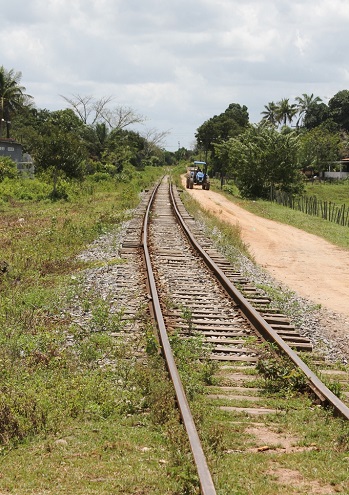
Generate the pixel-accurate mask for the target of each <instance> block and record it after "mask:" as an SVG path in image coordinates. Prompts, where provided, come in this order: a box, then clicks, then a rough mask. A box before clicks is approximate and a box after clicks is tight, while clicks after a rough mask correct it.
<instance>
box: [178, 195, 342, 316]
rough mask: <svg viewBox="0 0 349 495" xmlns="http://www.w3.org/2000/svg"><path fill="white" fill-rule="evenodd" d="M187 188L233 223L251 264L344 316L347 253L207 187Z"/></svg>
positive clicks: (224, 219)
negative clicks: (239, 233)
mask: <svg viewBox="0 0 349 495" xmlns="http://www.w3.org/2000/svg"><path fill="white" fill-rule="evenodd" d="M187 191H188V192H189V194H191V195H192V196H193V197H194V198H195V200H196V201H198V202H199V203H200V204H201V206H202V207H203V208H205V209H206V210H208V211H209V212H211V213H213V214H214V215H217V216H218V217H219V218H220V219H221V220H223V221H225V222H226V223H231V224H233V225H235V224H238V225H239V227H240V229H241V236H242V239H243V241H244V242H245V244H247V245H248V248H249V251H250V253H251V254H252V255H253V257H254V259H255V260H256V262H257V263H258V264H259V265H260V266H261V267H263V268H264V269H265V270H266V271H268V272H269V273H270V274H271V275H272V276H273V277H274V278H275V279H276V280H278V281H280V282H281V283H283V284H285V285H287V286H288V287H289V288H290V289H292V290H293V291H295V292H297V293H298V294H299V295H301V296H302V297H305V298H306V299H309V300H310V301H313V302H314V303H316V304H321V306H322V307H324V308H326V309H328V310H330V311H334V312H336V313H340V314H341V315H343V317H344V318H345V319H347V320H348V317H349V304H348V302H349V251H346V250H343V249H341V248H338V247H336V246H334V245H333V244H331V243H329V242H327V241H325V240H323V239H321V238H320V237H317V236H315V235H312V234H308V233H306V232H304V231H302V230H299V229H296V228H294V227H291V226H288V225H285V224H282V223H279V222H275V221H272V220H267V219H264V218H261V217H258V216H256V215H253V214H252V213H250V212H248V211H246V210H244V209H243V208H241V207H239V206H237V205H235V204H234V203H232V202H230V201H229V200H228V199H226V198H225V197H224V196H222V195H221V194H219V193H216V192H213V191H211V190H210V191H203V190H202V189H201V188H200V189H199V188H197V189H192V190H187ZM348 322H349V320H348Z"/></svg>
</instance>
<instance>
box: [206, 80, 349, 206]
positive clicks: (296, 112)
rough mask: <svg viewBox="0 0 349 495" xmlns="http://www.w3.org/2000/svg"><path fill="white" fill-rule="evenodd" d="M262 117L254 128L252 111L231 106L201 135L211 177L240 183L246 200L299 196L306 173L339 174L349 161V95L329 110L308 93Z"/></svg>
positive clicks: (339, 98)
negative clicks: (332, 171) (275, 191)
mask: <svg viewBox="0 0 349 495" xmlns="http://www.w3.org/2000/svg"><path fill="white" fill-rule="evenodd" d="M261 116H262V117H261V120H260V122H259V123H258V124H256V125H252V124H251V123H250V122H249V114H248V109H247V107H246V106H245V105H243V106H241V105H240V104H237V103H231V104H230V105H229V106H228V108H227V109H226V110H225V111H224V112H223V113H221V114H220V115H215V116H213V117H212V118H210V119H208V120H207V121H206V122H204V123H203V124H202V125H201V126H200V127H199V128H198V129H197V132H196V146H197V149H196V151H197V153H200V155H202V154H204V156H205V159H206V161H207V163H208V164H209V171H210V173H211V174H214V175H216V174H219V175H220V176H221V177H224V176H229V177H232V178H234V179H235V182H236V185H237V186H238V188H239V190H240V193H241V194H242V196H244V197H250V198H257V197H261V198H266V197H268V195H269V192H270V189H271V188H274V189H275V188H276V189H280V190H281V191H286V192H291V193H295V194H296V193H299V192H301V190H302V188H303V184H304V178H305V175H304V173H308V174H309V175H311V176H312V175H314V174H316V173H321V172H322V171H324V170H327V169H328V167H329V166H332V167H333V168H332V169H335V167H338V166H339V165H338V162H339V161H340V160H341V159H343V158H346V157H348V155H349V138H348V133H349V90H342V91H339V92H338V93H336V94H335V95H334V96H333V97H332V98H331V99H330V100H329V101H328V104H326V103H324V102H323V101H322V100H321V98H320V97H319V96H314V94H311V95H308V94H306V93H303V94H302V96H299V97H296V98H295V101H294V102H290V99H289V98H283V99H281V100H280V101H277V102H274V101H272V102H269V103H268V104H267V105H265V106H264V110H263V111H262V112H261Z"/></svg>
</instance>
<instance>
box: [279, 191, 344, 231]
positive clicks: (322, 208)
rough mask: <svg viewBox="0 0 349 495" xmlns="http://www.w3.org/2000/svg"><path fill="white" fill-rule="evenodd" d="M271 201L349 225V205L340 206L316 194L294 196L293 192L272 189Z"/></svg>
mask: <svg viewBox="0 0 349 495" xmlns="http://www.w3.org/2000/svg"><path fill="white" fill-rule="evenodd" d="M270 199H271V201H275V202H276V203H278V204H280V205H283V206H287V207H289V208H292V209H293V210H298V211H302V212H303V213H306V214H307V215H313V216H317V217H321V218H324V219H325V220H328V221H330V222H335V223H337V224H339V225H343V226H345V227H349V207H348V206H346V205H341V206H338V205H337V204H335V203H333V202H332V201H322V200H321V199H319V198H317V197H316V196H296V197H295V196H292V194H289V193H285V192H282V191H277V190H272V191H271V198H270Z"/></svg>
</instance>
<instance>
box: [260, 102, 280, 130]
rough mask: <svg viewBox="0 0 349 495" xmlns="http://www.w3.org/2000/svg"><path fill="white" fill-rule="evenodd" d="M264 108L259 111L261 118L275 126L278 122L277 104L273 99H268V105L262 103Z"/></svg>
mask: <svg viewBox="0 0 349 495" xmlns="http://www.w3.org/2000/svg"><path fill="white" fill-rule="evenodd" d="M264 108H265V110H264V111H263V112H261V114H262V115H263V117H262V120H263V121H264V122H269V123H270V124H271V125H273V126H276V125H277V123H278V116H277V108H278V106H277V105H276V103H275V102H274V101H270V102H269V103H268V105H264Z"/></svg>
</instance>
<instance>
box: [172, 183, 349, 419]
mask: <svg viewBox="0 0 349 495" xmlns="http://www.w3.org/2000/svg"><path fill="white" fill-rule="evenodd" d="M170 196H171V202H172V205H173V209H174V211H175V213H176V216H177V218H178V221H179V223H180V224H181V226H182V228H183V231H184V232H185V234H186V236H187V238H188V239H189V241H190V243H191V244H192V246H193V247H194V249H195V250H196V251H197V252H198V253H199V254H200V256H201V257H202V259H203V260H204V261H205V263H206V265H207V266H208V267H209V268H210V269H211V270H212V271H213V272H214V273H215V276H216V277H217V279H218V280H219V281H220V283H221V284H222V286H223V287H224V289H225V290H226V291H227V293H228V294H229V295H230V296H231V297H232V298H233V300H234V301H235V303H236V304H237V305H238V306H239V308H240V310H241V311H242V313H243V314H244V315H245V316H246V318H247V319H248V320H249V321H250V322H251V324H252V325H253V326H254V328H255V329H256V331H257V332H259V334H260V335H262V336H263V337H264V338H265V339H266V340H267V341H269V342H273V343H275V344H276V345H277V346H278V347H279V349H281V350H282V351H283V352H284V353H286V355H287V356H288V357H289V358H290V359H291V361H293V363H294V364H295V365H296V366H297V367H298V368H299V369H301V370H302V372H303V373H304V374H305V376H306V377H307V379H308V381H309V385H310V387H311V389H312V390H313V391H314V392H315V393H316V395H317V396H318V397H319V398H320V400H321V402H322V403H324V404H326V405H330V406H331V407H333V408H334V411H335V412H336V413H337V414H338V415H340V416H342V417H343V418H345V419H348V420H349V408H348V407H347V406H346V405H345V404H344V403H343V402H342V401H341V400H340V399H339V398H338V397H337V396H336V395H335V394H334V393H333V392H331V390H329V389H328V388H327V387H326V385H325V384H324V383H323V382H322V381H321V380H320V379H319V378H318V377H317V375H316V374H315V373H314V372H313V371H312V370H311V369H310V368H309V367H308V366H307V365H306V364H305V363H304V361H302V359H301V358H300V357H299V356H298V355H297V354H296V352H294V351H293V350H292V349H291V347H290V346H289V345H288V344H287V343H286V342H285V341H284V340H283V339H282V338H281V337H280V336H279V335H278V334H277V332H276V331H275V330H274V329H273V328H272V327H271V326H270V325H269V323H267V322H266V321H265V320H264V318H263V317H262V316H261V315H260V314H259V313H258V311H256V310H255V309H254V308H253V306H252V305H251V304H250V303H249V302H248V301H247V299H245V297H244V296H243V295H242V294H241V292H240V291H239V290H238V289H237V288H236V287H235V286H234V285H233V284H232V282H231V281H230V280H229V279H228V277H227V276H226V275H225V274H224V272H223V271H222V270H221V269H220V268H219V266H218V265H217V264H216V263H215V262H214V261H213V260H212V259H211V258H210V256H209V255H208V254H207V253H206V252H205V251H204V250H203V249H202V247H201V246H200V244H199V243H198V242H197V241H196V239H195V237H194V236H193V234H192V233H191V231H190V230H189V228H188V227H187V225H186V224H185V222H184V220H183V218H182V216H181V214H180V212H179V210H178V208H177V205H176V201H175V199H174V196H173V190H172V184H171V187H170Z"/></svg>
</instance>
